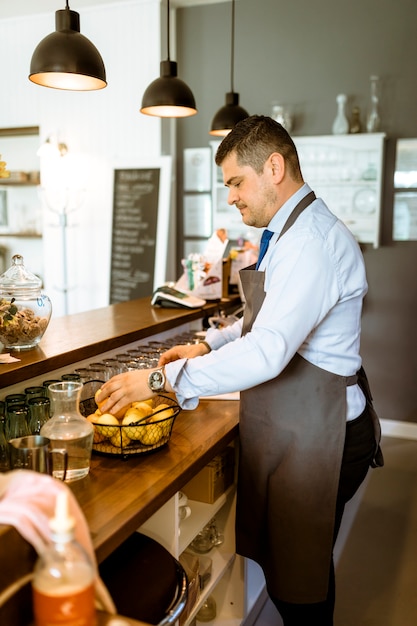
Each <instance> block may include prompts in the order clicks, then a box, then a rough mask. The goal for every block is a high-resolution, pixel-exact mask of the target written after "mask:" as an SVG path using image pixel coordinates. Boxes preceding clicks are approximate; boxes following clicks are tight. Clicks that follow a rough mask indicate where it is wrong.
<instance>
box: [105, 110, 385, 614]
mask: <svg viewBox="0 0 417 626" xmlns="http://www.w3.org/2000/svg"><path fill="white" fill-rule="evenodd" d="M216 163H217V165H219V166H221V167H222V171H223V179H224V183H225V185H226V186H227V187H228V189H229V196H228V202H229V204H231V205H232V204H234V205H235V206H236V208H237V209H238V210H239V211H240V213H241V216H242V220H243V222H244V223H245V224H246V225H248V226H255V227H258V228H265V227H267V229H268V231H270V232H269V245H268V248H267V251H266V254H265V256H264V257H263V258H262V259H261V260H260V263H259V261H258V263H259V265H258V266H256V267H255V266H250V267H249V268H246V269H244V270H242V272H241V281H242V288H243V292H244V294H245V301H246V305H245V311H244V316H243V319H242V320H239V321H238V322H236V323H235V324H234V325H232V326H227V327H225V328H223V329H222V330H214V329H210V330H209V331H208V332H207V336H206V341H205V342H203V343H201V344H197V345H193V346H176V347H174V348H172V349H170V350H168V351H167V352H166V353H165V354H164V355H162V357H161V361H160V366H163V367H162V369H160V368H159V369H157V370H156V371H155V370H152V372H151V373H150V374H149V373H144V372H143V371H137V372H128V373H126V374H121V375H119V376H116V377H114V378H113V379H111V381H109V382H107V383H106V384H105V385H104V386H103V391H102V393H103V396H102V397H105V396H110V395H111V398H109V399H108V400H107V403H106V405H105V406H104V407H103V410H106V411H108V410H110V411H111V410H117V409H118V408H121V407H122V406H124V405H126V404H127V403H128V402H129V401H134V400H140V399H144V398H146V397H150V395H152V393H157V392H158V391H160V390H161V389H164V388H165V389H166V390H167V391H171V392H172V391H173V392H175V394H176V397H177V399H178V401H179V403H180V404H181V406H182V407H183V408H186V409H187V408H189V409H192V408H195V407H196V406H197V404H198V400H199V397H202V396H207V395H214V394H221V393H226V392H231V391H240V392H241V396H240V426H239V439H240V455H239V475H238V499H237V518H236V542H237V552H238V553H240V554H242V555H244V556H247V557H249V558H252V559H254V560H255V561H257V562H258V563H260V565H261V566H262V568H263V570H264V573H265V577H266V583H267V588H268V592H269V594H270V596H271V598H272V600H273V601H274V603H275V605H276V606H277V608H278V610H279V612H280V614H281V615H282V618H283V620H284V624H285V626H303V625H304V624H306V625H307V624H313V623H314V624H320V626H332V624H333V610H334V600H335V591H334V570H333V559H332V549H333V546H334V542H335V540H336V536H337V532H338V529H339V526H340V522H341V518H342V514H343V510H344V505H345V502H347V500H348V499H350V498H351V497H352V495H353V494H354V493H355V491H356V490H357V488H358V487H359V485H360V484H361V482H362V481H363V479H364V478H365V476H366V473H367V471H368V468H369V466H370V465H372V464H382V457H381V455H380V450H379V438H380V429H379V423H378V419H377V418H376V416H375V413H374V412H373V410H372V406H371V399H370V397H369V395H368V398H366V397H365V395H364V392H363V390H365V387H364V385H363V382H362V381H361V386H359V385H358V384H357V376H356V373H357V372H358V371H359V370H360V368H361V357H360V354H359V345H360V320H361V311H362V301H363V298H364V296H365V294H366V291H367V282H366V276H365V268H364V262H363V258H362V254H361V252H360V249H359V246H358V244H357V243H356V241H355V239H354V237H353V236H352V234H351V233H350V231H349V230H348V229H347V228H346V227H345V226H344V224H342V223H341V222H340V221H339V220H338V219H337V218H336V217H335V216H334V215H333V214H332V213H331V212H330V211H329V209H328V208H327V207H326V205H325V204H324V202H323V201H322V200H320V199H316V198H315V195H314V193H313V192H312V190H311V189H310V188H309V187H308V185H307V184H306V183H304V181H303V178H302V173H301V170H300V165H299V161H298V155H297V151H296V148H295V146H294V143H293V141H292V139H291V138H290V136H289V135H288V133H287V132H286V131H285V129H284V128H283V127H282V126H281V125H280V124H278V123H277V122H275V121H274V120H272V119H271V118H268V117H264V116H251V117H249V118H247V119H246V120H243V121H242V122H240V123H239V124H237V125H236V126H235V128H234V129H233V130H232V132H231V133H230V134H229V135H228V136H227V137H225V139H224V140H223V141H222V143H221V144H220V146H219V148H218V151H217V154H216ZM376 455H378V458H377V460H375V457H376Z"/></svg>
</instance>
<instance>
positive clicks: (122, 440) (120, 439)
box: [110, 428, 131, 449]
mask: <svg viewBox="0 0 417 626" xmlns="http://www.w3.org/2000/svg"><path fill="white" fill-rule="evenodd" d="M118 431H119V432H117V433H116V434H115V435H113V437H110V442H111V444H112V445H113V446H114V447H115V448H120V449H121V448H122V447H123V448H125V447H126V446H128V445H129V443H130V442H131V439H130V438H129V435H128V433H127V432H126V429H125V428H119V429H118Z"/></svg>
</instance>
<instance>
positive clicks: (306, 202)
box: [277, 191, 316, 241]
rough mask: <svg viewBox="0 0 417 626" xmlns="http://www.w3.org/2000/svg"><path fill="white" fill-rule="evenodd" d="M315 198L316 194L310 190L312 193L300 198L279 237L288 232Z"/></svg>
mask: <svg viewBox="0 0 417 626" xmlns="http://www.w3.org/2000/svg"><path fill="white" fill-rule="evenodd" d="M315 199H316V194H315V193H314V191H310V193H308V194H307V195H306V196H304V198H303V199H302V200H300V202H299V203H298V204H297V206H296V207H295V209H293V211H292V212H291V213H290V215H289V216H288V219H287V221H286V222H285V224H284V226H283V229H282V230H281V232H280V234H279V237H278V239H279V238H280V237H282V235H283V234H284V233H286V232H287V230H288V229H289V228H291V226H292V225H293V224H294V222H295V220H296V219H297V217H298V216H299V215H300V213H302V212H303V211H304V209H306V208H307V207H308V206H309V205H310V204H311V203H312V202H313V201H314V200H315ZM278 239H277V241H278Z"/></svg>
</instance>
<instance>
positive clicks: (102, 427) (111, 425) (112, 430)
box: [96, 413, 120, 439]
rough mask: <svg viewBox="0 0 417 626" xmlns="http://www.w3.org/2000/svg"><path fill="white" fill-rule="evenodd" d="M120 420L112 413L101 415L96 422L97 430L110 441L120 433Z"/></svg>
mask: <svg viewBox="0 0 417 626" xmlns="http://www.w3.org/2000/svg"><path fill="white" fill-rule="evenodd" d="M119 429H120V427H119V420H118V419H117V417H115V416H114V415H112V414H111V413H103V415H99V416H98V418H97V421H96V430H97V432H98V433H99V434H100V435H102V436H103V437H104V438H105V439H110V437H114V435H116V436H117V435H118V433H119Z"/></svg>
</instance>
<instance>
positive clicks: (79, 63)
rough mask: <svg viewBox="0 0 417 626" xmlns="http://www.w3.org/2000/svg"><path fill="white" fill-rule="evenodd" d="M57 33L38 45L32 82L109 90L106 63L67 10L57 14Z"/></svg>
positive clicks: (30, 77)
mask: <svg viewBox="0 0 417 626" xmlns="http://www.w3.org/2000/svg"><path fill="white" fill-rule="evenodd" d="M55 28H56V30H55V32H54V33H51V34H50V35H48V36H47V37H45V38H44V39H42V41H41V42H40V43H39V44H38V45H37V47H36V48H35V51H34V53H33V55H32V60H31V63H30V74H29V80H31V81H32V82H33V83H36V84H37V85H42V86H44V87H52V88H53V89H67V90H73V91H94V90H96V89H103V87H106V85H107V81H106V70H105V67H104V63H103V59H102V58H101V55H100V53H99V51H98V50H97V48H96V47H95V46H94V44H92V43H91V41H90V40H89V39H87V37H84V35H81V33H80V16H79V14H78V13H77V12H76V11H71V10H70V8H69V6H68V1H67V3H66V8H65V9H62V10H59V11H56V12H55Z"/></svg>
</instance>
